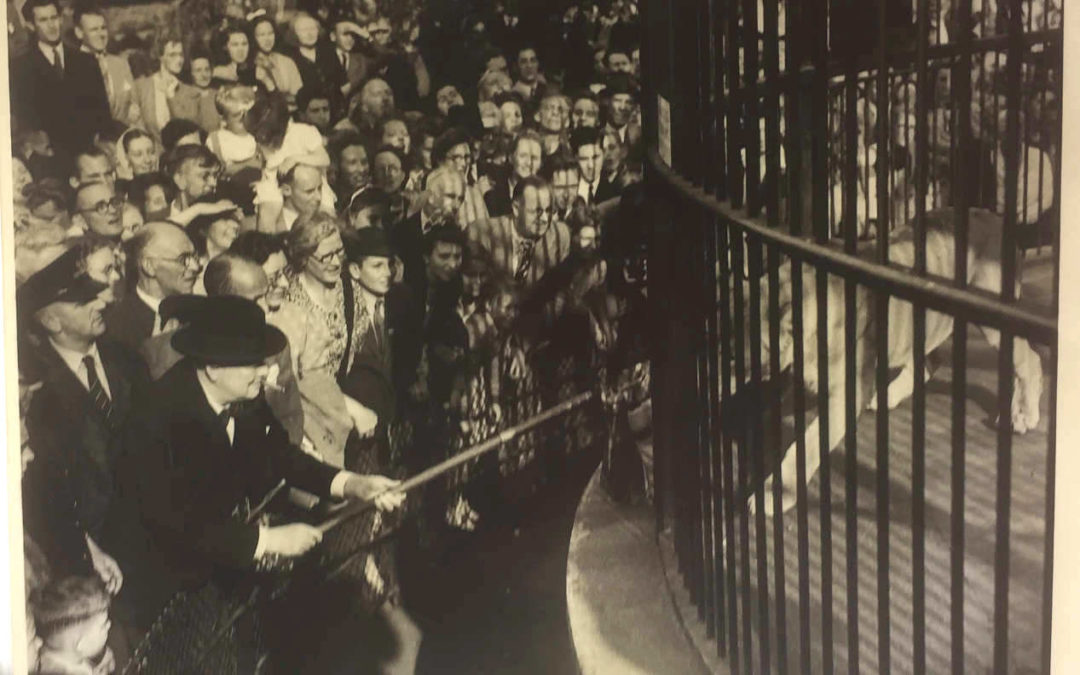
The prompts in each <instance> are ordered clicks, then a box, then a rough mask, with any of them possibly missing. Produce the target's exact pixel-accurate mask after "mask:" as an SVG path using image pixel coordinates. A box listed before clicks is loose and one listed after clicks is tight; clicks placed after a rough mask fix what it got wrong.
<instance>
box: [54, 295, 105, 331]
mask: <svg viewBox="0 0 1080 675" xmlns="http://www.w3.org/2000/svg"><path fill="white" fill-rule="evenodd" d="M104 310H105V299H104V298H103V297H102V296H100V295H99V296H98V297H96V298H94V299H93V300H91V301H90V302H87V303H82V304H80V303H75V302H54V303H53V304H51V305H49V307H48V308H47V310H46V311H47V312H48V313H49V314H50V315H51V316H52V318H53V324H54V325H53V327H52V330H57V331H58V332H60V333H61V334H63V335H65V336H67V337H70V338H73V339H75V340H95V339H97V338H98V337H100V336H101V335H102V334H103V333H104V332H105V318H104V317H103V316H102V312H103V311H104Z"/></svg>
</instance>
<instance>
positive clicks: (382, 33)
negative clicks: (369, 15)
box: [368, 19, 390, 47]
mask: <svg viewBox="0 0 1080 675" xmlns="http://www.w3.org/2000/svg"><path fill="white" fill-rule="evenodd" d="M368 34H369V35H370V36H371V41H372V43H374V44H375V45H377V46H379V47H385V46H387V45H388V44H390V21H389V20H388V19H379V20H377V21H372V22H371V23H370V24H368Z"/></svg>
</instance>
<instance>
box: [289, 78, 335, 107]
mask: <svg viewBox="0 0 1080 675" xmlns="http://www.w3.org/2000/svg"><path fill="white" fill-rule="evenodd" d="M320 98H321V99H325V100H326V101H328V102H329V101H330V94H329V93H327V91H326V90H325V89H323V88H322V87H319V86H317V85H314V84H308V85H304V86H303V87H300V91H298V92H296V109H297V111H299V112H307V107H308V105H309V104H310V103H311V102H312V101H314V100H316V99H320Z"/></svg>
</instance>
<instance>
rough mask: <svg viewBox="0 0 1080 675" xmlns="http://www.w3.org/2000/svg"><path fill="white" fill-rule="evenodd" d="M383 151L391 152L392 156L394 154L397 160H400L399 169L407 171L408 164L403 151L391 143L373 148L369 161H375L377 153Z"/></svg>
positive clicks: (379, 153)
mask: <svg viewBox="0 0 1080 675" xmlns="http://www.w3.org/2000/svg"><path fill="white" fill-rule="evenodd" d="M384 152H389V153H391V154H393V155H394V156H396V157H397V158H398V161H400V162H401V169H402V170H403V171H405V172H406V173H408V171H409V166H408V160H407V158H406V157H405V153H403V152H402V151H401V149H400V148H395V147H394V146H392V145H380V146H378V147H377V148H375V152H373V153H371V162H372V164H374V163H375V158H376V157H378V156H379V155H381V154H383V153H384Z"/></svg>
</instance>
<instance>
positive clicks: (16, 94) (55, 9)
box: [11, 0, 111, 160]
mask: <svg viewBox="0 0 1080 675" xmlns="http://www.w3.org/2000/svg"><path fill="white" fill-rule="evenodd" d="M22 14H23V17H24V18H25V19H26V22H27V24H28V25H30V26H32V27H33V29H34V36H35V38H36V39H35V42H34V44H33V46H31V48H30V50H29V51H28V52H27V53H26V54H25V55H24V56H23V57H22V58H20V59H18V60H17V61H15V63H13V64H12V69H11V74H12V92H11V93H12V95H11V106H12V112H13V113H14V115H15V117H16V118H17V119H18V120H19V122H20V124H22V125H39V126H40V128H41V129H43V130H44V131H45V132H46V133H48V134H49V139H50V140H51V141H52V145H53V149H54V150H55V151H56V152H58V153H60V154H61V155H63V156H64V157H66V158H68V160H70V158H71V157H74V155H75V153H76V152H78V151H79V150H81V149H83V148H84V147H86V146H88V145H90V144H91V143H92V142H93V140H94V135H95V134H97V133H98V132H99V131H102V130H103V129H105V128H106V127H107V126H108V125H109V123H110V121H111V114H110V111H109V99H108V96H107V95H106V93H105V82H104V80H103V79H102V76H101V70H100V69H99V68H98V64H97V61H95V60H94V58H93V57H92V56H89V55H87V54H84V53H82V52H80V51H78V50H75V49H71V48H70V47H67V46H66V45H64V44H63V43H62V42H61V40H60V34H61V25H60V24H61V22H60V8H59V5H58V4H57V2H56V0H27V3H26V4H25V5H23V8H22Z"/></svg>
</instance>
